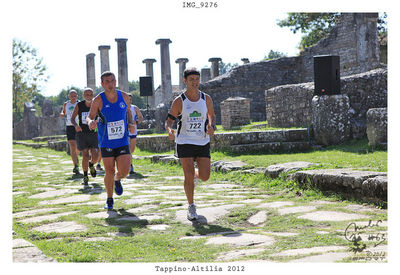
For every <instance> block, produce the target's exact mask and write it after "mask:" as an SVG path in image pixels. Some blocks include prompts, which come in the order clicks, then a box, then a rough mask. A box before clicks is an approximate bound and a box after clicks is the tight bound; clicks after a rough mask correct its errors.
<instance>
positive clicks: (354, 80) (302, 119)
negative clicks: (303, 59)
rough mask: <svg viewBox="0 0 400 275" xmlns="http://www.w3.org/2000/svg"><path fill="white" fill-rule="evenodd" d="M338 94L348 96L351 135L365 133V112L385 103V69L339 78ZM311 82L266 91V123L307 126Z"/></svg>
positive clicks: (309, 119)
mask: <svg viewBox="0 0 400 275" xmlns="http://www.w3.org/2000/svg"><path fill="white" fill-rule="evenodd" d="M340 86H341V88H340V89H341V94H346V95H347V96H348V97H349V100H350V115H351V117H350V122H351V125H352V138H362V137H364V136H365V135H366V127H367V125H366V114H367V111H368V110H369V109H371V108H384V107H387V69H386V68H380V69H375V70H371V71H368V72H365V73H360V74H355V75H351V76H347V77H342V78H341V79H340ZM313 95H314V83H313V82H308V83H301V84H291V85H283V86H278V87H274V88H271V89H268V90H267V91H266V92H265V101H266V113H267V119H268V125H269V126H272V127H299V126H303V127H304V126H308V125H309V124H311V121H312V112H311V100H312V98H313Z"/></svg>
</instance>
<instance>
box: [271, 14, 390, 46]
mask: <svg viewBox="0 0 400 275" xmlns="http://www.w3.org/2000/svg"><path fill="white" fill-rule="evenodd" d="M339 16H340V13H338V12H337V13H290V12H289V13H288V17H287V18H285V19H283V20H278V23H277V24H278V26H280V27H289V28H290V30H291V31H292V32H293V33H296V32H298V31H301V32H302V33H304V34H305V35H304V36H302V38H301V41H300V44H299V46H298V48H299V49H300V51H302V50H304V49H305V48H307V47H311V46H313V45H315V44H316V43H317V42H318V41H319V40H321V39H323V38H326V37H327V36H328V35H329V32H330V30H331V29H332V27H333V26H334V25H335V24H336V22H337V19H338V17H339ZM386 18H387V14H386V13H380V14H379V18H378V26H377V27H378V34H379V38H380V39H381V38H382V37H386V36H387V21H386Z"/></svg>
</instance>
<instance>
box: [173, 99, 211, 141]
mask: <svg viewBox="0 0 400 275" xmlns="http://www.w3.org/2000/svg"><path fill="white" fill-rule="evenodd" d="M180 96H181V99H182V113H181V114H180V115H179V116H178V118H179V119H180V121H179V122H178V129H177V133H176V137H175V142H176V143H177V144H194V145H206V144H207V143H209V142H210V137H209V135H207V134H206V125H207V124H208V110H207V104H206V97H205V94H204V93H203V92H200V99H199V100H198V101H196V102H192V101H190V100H189V99H188V98H187V97H186V96H185V94H184V93H182V94H181V95H180Z"/></svg>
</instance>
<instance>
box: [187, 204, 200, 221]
mask: <svg viewBox="0 0 400 275" xmlns="http://www.w3.org/2000/svg"><path fill="white" fill-rule="evenodd" d="M198 218H199V217H198V216H197V213H196V205H195V204H194V203H193V204H191V205H189V207H188V213H187V219H188V220H189V221H192V220H197V219H198Z"/></svg>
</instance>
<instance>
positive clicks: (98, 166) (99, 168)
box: [96, 163, 103, 171]
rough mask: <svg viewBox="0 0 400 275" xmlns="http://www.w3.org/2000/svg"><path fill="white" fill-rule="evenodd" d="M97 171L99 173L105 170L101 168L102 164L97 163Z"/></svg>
mask: <svg viewBox="0 0 400 275" xmlns="http://www.w3.org/2000/svg"><path fill="white" fill-rule="evenodd" d="M96 170H97V171H101V170H103V168H101V165H100V163H97V165H96Z"/></svg>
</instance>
